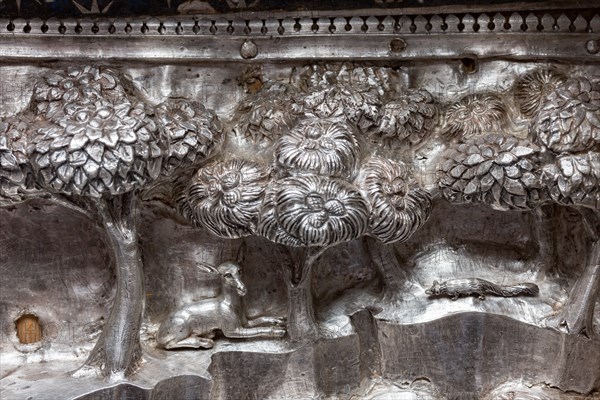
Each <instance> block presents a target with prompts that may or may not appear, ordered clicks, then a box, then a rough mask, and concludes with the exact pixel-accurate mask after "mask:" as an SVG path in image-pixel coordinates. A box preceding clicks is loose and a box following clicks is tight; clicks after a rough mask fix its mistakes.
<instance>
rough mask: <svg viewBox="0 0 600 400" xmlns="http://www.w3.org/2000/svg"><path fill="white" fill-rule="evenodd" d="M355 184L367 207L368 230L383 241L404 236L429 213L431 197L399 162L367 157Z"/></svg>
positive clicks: (414, 229) (415, 229) (424, 219)
mask: <svg viewBox="0 0 600 400" xmlns="http://www.w3.org/2000/svg"><path fill="white" fill-rule="evenodd" d="M357 183H358V186H359V187H360V188H361V189H362V190H363V191H364V192H365V194H366V197H367V199H368V200H369V203H370V206H371V215H370V217H369V232H370V234H371V235H372V236H374V237H376V238H377V239H378V240H380V241H382V242H383V243H393V242H398V241H403V240H406V239H408V238H409V237H410V236H412V235H413V233H415V232H416V231H417V229H419V228H420V227H421V226H422V225H423V224H424V223H425V221H427V219H428V218H429V215H430V214H431V209H432V206H433V203H432V200H431V196H430V195H429V194H428V193H427V192H426V191H424V190H423V189H421V188H420V187H419V185H418V184H417V183H416V182H415V180H414V179H413V178H412V177H411V176H410V174H409V170H408V168H407V167H406V166H405V165H404V164H402V163H400V162H394V161H391V160H388V159H381V158H374V159H371V160H370V161H369V162H367V163H366V164H365V166H364V167H363V169H362V171H361V173H360V175H359V179H358V182H357Z"/></svg>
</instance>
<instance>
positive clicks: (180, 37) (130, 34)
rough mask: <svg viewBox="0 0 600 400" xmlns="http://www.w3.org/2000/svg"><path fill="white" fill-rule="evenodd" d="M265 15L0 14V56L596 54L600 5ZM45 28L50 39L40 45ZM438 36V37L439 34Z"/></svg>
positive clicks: (563, 56) (204, 57)
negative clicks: (565, 9) (572, 12)
mask: <svg viewBox="0 0 600 400" xmlns="http://www.w3.org/2000/svg"><path fill="white" fill-rule="evenodd" d="M268 15H269V16H268V17H267V18H253V19H245V18H241V17H239V16H231V15H230V16H223V15H221V16H196V17H192V16H179V17H166V18H156V17H148V18H97V19H63V20H59V19H48V20H42V19H0V56H2V57H4V58H5V60H7V61H11V60H12V61H16V60H22V59H36V60H44V59H57V58H58V59H63V58H64V59H101V60H107V59H111V60H154V61H167V60H176V61H177V60H179V61H191V60H211V61H219V60H228V61H231V60H237V61H243V60H256V61H267V60H273V61H279V60H306V59H328V60H336V59H346V58H348V57H352V58H353V59H364V60H378V59H381V60H402V59H431V58H436V59H438V58H457V57H458V58H460V57H477V58H487V57H499V56H502V57H504V58H507V59H516V60H527V59H539V58H540V57H541V58H549V57H551V58H553V59H565V60H579V61H596V60H598V59H599V57H600V56H599V55H598V54H599V52H600V9H598V10H587V11H586V12H585V13H580V14H577V16H576V17H574V18H573V16H571V17H569V16H568V15H567V14H566V13H558V14H555V13H548V12H525V13H517V12H513V13H510V14H506V13H482V14H479V15H477V16H475V15H472V14H464V15H459V14H449V15H440V14H432V15H401V16H398V15H396V16H391V15H388V16H377V17H376V16H370V17H344V16H341V15H333V16H329V17H308V16H305V17H295V18H293V17H289V16H288V17H284V16H283V15H285V14H282V15H276V14H275V13H269V14H268ZM584 15H586V16H587V17H585V16H584ZM590 16H591V17H590ZM211 17H212V18H211ZM49 37H52V46H49V45H48V38H49ZM441 37H443V38H444V40H443V41H439V40H438V39H439V38H441Z"/></svg>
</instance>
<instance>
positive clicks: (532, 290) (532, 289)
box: [425, 278, 540, 300]
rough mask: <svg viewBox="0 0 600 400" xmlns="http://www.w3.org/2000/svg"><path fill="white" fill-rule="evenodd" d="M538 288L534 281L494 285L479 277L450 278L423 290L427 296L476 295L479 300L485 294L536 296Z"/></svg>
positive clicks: (453, 298)
mask: <svg viewBox="0 0 600 400" xmlns="http://www.w3.org/2000/svg"><path fill="white" fill-rule="evenodd" d="M539 292H540V289H539V288H538V286H537V285H536V284H534V283H519V284H516V285H506V286H502V285H496V284H495V283H492V282H489V281H486V280H484V279H479V278H464V279H450V280H447V281H445V282H442V283H439V282H438V281H433V285H432V286H431V287H430V288H429V289H427V290H426V291H425V293H426V294H428V295H429V296H450V297H452V300H456V299H458V297H459V296H470V295H473V294H475V295H477V296H478V297H479V299H480V300H485V295H486V294H492V295H496V296H500V297H513V296H520V295H524V296H536V295H537V294H539Z"/></svg>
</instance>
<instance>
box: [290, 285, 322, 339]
mask: <svg viewBox="0 0 600 400" xmlns="http://www.w3.org/2000/svg"><path fill="white" fill-rule="evenodd" d="M288 296H289V300H288V301H289V303H288V329H287V332H288V335H289V337H290V340H291V341H293V342H300V341H310V340H314V339H316V338H317V337H318V330H317V323H316V321H315V310H314V307H313V296H312V285H311V279H304V280H302V281H301V282H300V283H298V284H294V283H291V281H290V284H289V285H288Z"/></svg>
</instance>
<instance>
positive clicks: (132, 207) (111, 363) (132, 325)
mask: <svg viewBox="0 0 600 400" xmlns="http://www.w3.org/2000/svg"><path fill="white" fill-rule="evenodd" d="M96 204H97V207H98V211H99V215H100V217H101V219H102V223H103V224H104V227H105V228H106V232H107V233H108V236H109V238H110V243H111V245H112V248H113V250H114V254H115V269H116V275H117V288H116V296H115V299H114V303H113V306H112V309H111V313H110V316H109V317H108V320H107V321H106V324H105V325H104V328H103V329H102V334H101V335H100V338H99V339H98V341H97V342H96V345H95V347H94V349H93V350H92V352H91V354H90V356H89V358H88V360H87V361H86V364H85V366H84V367H83V369H86V368H93V369H99V370H100V373H101V374H102V375H104V376H107V377H108V378H109V380H111V381H116V380H121V379H124V378H125V377H126V376H127V375H129V374H131V373H132V372H133V371H134V370H135V369H136V368H137V366H138V364H139V361H140V360H141V354H142V351H141V346H140V333H139V332H140V327H141V323H142V315H143V312H144V300H145V298H144V278H143V270H142V268H143V266H142V257H141V254H140V248H139V244H138V233H137V226H136V221H135V219H136V196H135V194H133V193H131V194H130V193H128V194H124V195H122V196H121V198H120V199H118V200H116V201H115V202H113V201H105V200H104V199H102V200H98V201H97V203H96Z"/></svg>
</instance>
